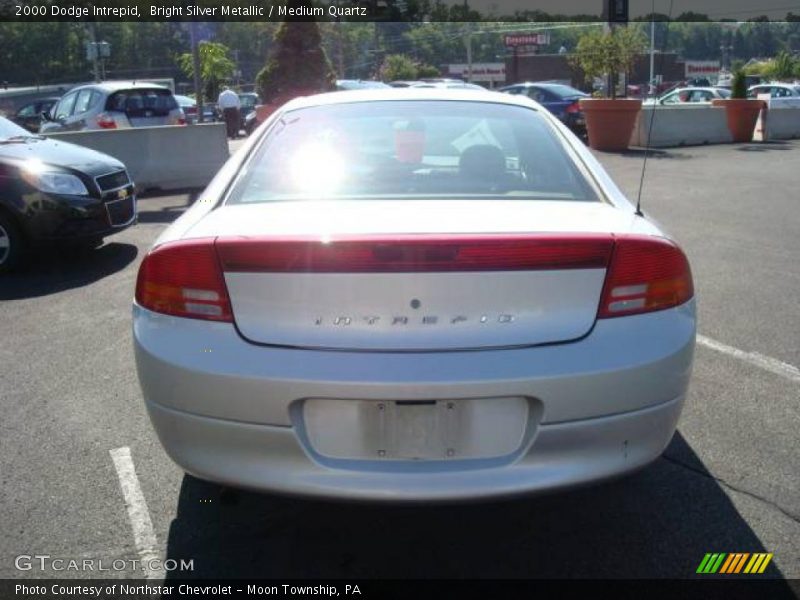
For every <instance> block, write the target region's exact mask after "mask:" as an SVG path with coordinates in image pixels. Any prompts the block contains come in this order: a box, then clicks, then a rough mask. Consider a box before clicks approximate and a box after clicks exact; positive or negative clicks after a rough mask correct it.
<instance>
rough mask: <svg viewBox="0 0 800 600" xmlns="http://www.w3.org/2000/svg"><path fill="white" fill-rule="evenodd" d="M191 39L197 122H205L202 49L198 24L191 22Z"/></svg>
mask: <svg viewBox="0 0 800 600" xmlns="http://www.w3.org/2000/svg"><path fill="white" fill-rule="evenodd" d="M189 39H190V40H191V44H192V70H193V71H194V95H195V100H196V101H197V122H198V123H202V122H203V88H202V86H201V83H200V81H201V78H200V49H199V47H198V45H197V23H195V22H194V21H190V22H189Z"/></svg>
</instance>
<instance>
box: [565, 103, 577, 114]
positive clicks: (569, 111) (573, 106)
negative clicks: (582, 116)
mask: <svg viewBox="0 0 800 600" xmlns="http://www.w3.org/2000/svg"><path fill="white" fill-rule="evenodd" d="M564 111H565V112H566V113H567V114H570V115H573V114H577V113H579V112H581V105H580V104H579V103H578V101H577V100H575V102H573V103H572V104H570V105H569V106H568V107H567V108H566V109H564Z"/></svg>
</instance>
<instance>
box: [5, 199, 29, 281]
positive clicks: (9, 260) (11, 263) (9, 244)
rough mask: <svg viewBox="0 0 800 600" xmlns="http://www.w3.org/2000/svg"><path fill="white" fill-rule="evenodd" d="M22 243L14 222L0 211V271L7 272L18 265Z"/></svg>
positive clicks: (21, 253)
mask: <svg viewBox="0 0 800 600" xmlns="http://www.w3.org/2000/svg"><path fill="white" fill-rule="evenodd" d="M24 243H25V240H24V238H23V237H22V234H21V233H20V231H19V229H18V228H17V226H16V225H15V224H14V222H13V221H12V220H11V219H10V218H9V217H7V216H6V215H4V214H3V213H1V212H0V273H8V272H9V271H11V270H12V269H14V268H15V267H16V266H18V265H19V263H20V261H21V260H22V255H23V250H24V248H23V245H24Z"/></svg>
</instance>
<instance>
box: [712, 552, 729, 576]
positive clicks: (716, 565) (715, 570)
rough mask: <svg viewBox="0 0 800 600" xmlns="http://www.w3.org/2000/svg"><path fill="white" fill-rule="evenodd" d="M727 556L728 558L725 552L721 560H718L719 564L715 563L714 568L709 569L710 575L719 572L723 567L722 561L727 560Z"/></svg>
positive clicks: (721, 555) (720, 556) (720, 557)
mask: <svg viewBox="0 0 800 600" xmlns="http://www.w3.org/2000/svg"><path fill="white" fill-rule="evenodd" d="M726 556H727V554H725V553H724V552H723V553H722V554H720V555H719V558H718V559H717V562H715V563H714V566H713V567H711V568H710V569H709V572H710V573H716V572H717V570H718V569H719V568H720V567H721V566H722V561H723V560H725V557H726Z"/></svg>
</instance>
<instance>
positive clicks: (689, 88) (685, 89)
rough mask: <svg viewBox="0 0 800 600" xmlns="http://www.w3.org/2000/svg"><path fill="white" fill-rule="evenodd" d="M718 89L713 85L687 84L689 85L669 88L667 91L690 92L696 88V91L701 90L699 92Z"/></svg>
mask: <svg viewBox="0 0 800 600" xmlns="http://www.w3.org/2000/svg"><path fill="white" fill-rule="evenodd" d="M718 89H719V88H715V87H713V86H710V85H689V86H686V87H679V88H675V89H674V90H670V91H669V92H667V93H668V94H674V93H675V92H692V91H695V90H698V91H701V92H716V91H717V90H718Z"/></svg>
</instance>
